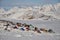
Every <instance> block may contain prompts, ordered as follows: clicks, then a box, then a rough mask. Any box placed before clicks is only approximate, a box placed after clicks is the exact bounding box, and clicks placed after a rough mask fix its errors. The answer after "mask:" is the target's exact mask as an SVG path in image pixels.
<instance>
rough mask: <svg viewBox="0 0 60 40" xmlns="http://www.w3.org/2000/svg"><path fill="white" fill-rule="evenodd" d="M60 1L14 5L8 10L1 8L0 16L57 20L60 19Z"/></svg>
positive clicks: (19, 18)
mask: <svg viewBox="0 0 60 40" xmlns="http://www.w3.org/2000/svg"><path fill="white" fill-rule="evenodd" d="M59 10H60V3H57V4H54V5H52V4H46V5H43V6H33V7H21V8H19V7H13V8H11V9H9V10H8V11H5V10H4V9H3V8H1V9H0V15H1V16H0V18H10V19H18V20H34V19H35V20H36V19H37V20H55V19H60V11H59Z"/></svg>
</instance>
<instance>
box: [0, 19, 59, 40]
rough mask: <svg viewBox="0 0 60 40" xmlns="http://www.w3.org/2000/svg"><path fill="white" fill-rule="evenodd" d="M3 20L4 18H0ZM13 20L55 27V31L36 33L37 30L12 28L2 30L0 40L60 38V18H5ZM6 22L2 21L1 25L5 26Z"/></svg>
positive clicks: (50, 39) (42, 26) (49, 27)
mask: <svg viewBox="0 0 60 40" xmlns="http://www.w3.org/2000/svg"><path fill="white" fill-rule="evenodd" d="M0 20H2V19H0ZM3 20H8V21H12V22H15V23H16V22H20V23H27V24H32V25H34V26H36V27H38V28H47V29H53V30H54V31H55V33H41V34H38V33H35V32H32V31H30V32H27V31H25V32H24V31H20V30H12V31H10V32H9V31H5V30H3V29H2V30H0V40H60V20H54V21H41V20H30V21H27V20H15V19H3ZM5 24H6V22H0V27H2V28H3V27H4V26H3V25H5Z"/></svg>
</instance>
